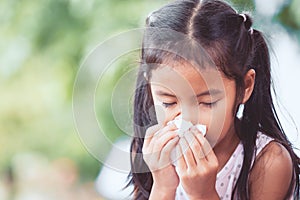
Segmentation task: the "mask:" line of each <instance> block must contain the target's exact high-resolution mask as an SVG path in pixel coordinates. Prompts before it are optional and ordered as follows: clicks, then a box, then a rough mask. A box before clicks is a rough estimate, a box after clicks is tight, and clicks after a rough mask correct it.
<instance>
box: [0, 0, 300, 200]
mask: <svg viewBox="0 0 300 200" xmlns="http://www.w3.org/2000/svg"><path fill="white" fill-rule="evenodd" d="M166 2H168V1H166V0H159V1H158V0H157V1H155V0H87V1H84V0H40V1H32V0H22V1H21V0H0V38H1V39H0V41H1V42H0V92H1V96H0V132H1V136H0V152H1V154H0V199H25V197H28V196H29V197H30V195H33V194H31V193H30V190H31V189H32V188H35V189H34V190H33V191H31V192H32V193H35V194H37V193H41V194H49V199H98V198H101V197H100V196H99V195H98V194H97V193H96V192H95V191H94V185H93V181H94V180H95V178H96V176H97V174H98V172H99V169H100V168H101V163H99V162H98V161H97V160H96V159H94V158H93V157H92V156H91V155H90V154H89V153H88V152H87V151H86V149H85V147H84V145H83V144H82V143H81V141H80V138H79V137H78V135H77V132H76V128H75V125H74V121H73V114H72V90H73V83H74V80H75V77H76V73H77V70H78V69H79V66H80V63H81V62H82V61H83V59H84V58H85V57H86V56H87V55H88V53H89V52H90V51H91V50H92V49H94V48H95V47H96V46H97V45H98V44H99V43H100V42H102V41H103V40H105V39H107V38H109V37H110V36H111V35H114V34H117V33H120V32H122V31H126V30H129V29H132V28H138V27H143V25H144V21H145V18H146V16H147V15H148V14H149V13H150V12H151V11H153V10H154V9H157V8H159V7H160V6H161V5H163V4H165V3H166ZM271 2H273V1H271ZM274 2H278V1H274ZM280 2H281V4H280V6H278V8H277V10H276V12H274V13H273V14H272V15H271V16H269V18H266V20H269V21H271V22H272V23H278V24H279V25H280V26H282V27H284V28H285V30H286V31H287V32H288V33H289V34H291V35H292V36H293V37H296V38H297V40H298V42H299V41H300V31H299V29H300V12H299V8H300V0H290V1H286V2H284V3H282V1H280ZM232 3H233V5H235V6H236V8H237V9H238V10H239V11H243V10H250V11H252V12H253V13H254V15H257V16H258V18H262V19H265V18H264V16H262V15H261V14H259V13H256V12H255V10H256V4H255V2H254V1H249V0H235V1H232ZM255 23H256V24H259V23H260V22H259V21H257V22H255ZM119 68H120V69H122V64H120V65H119ZM121 75H122V73H116V74H115V77H112V79H111V81H110V82H109V83H108V84H109V86H110V87H111V88H113V86H114V84H115V82H116V80H118V78H119V77H120V76H121ZM98 106H99V107H100V109H101V107H102V108H103V109H104V108H107V107H109V106H110V104H105V103H103V104H101V105H98ZM104 110H105V112H107V113H102V114H103V115H106V116H107V119H106V123H107V124H106V126H108V127H110V126H111V127H112V126H113V124H114V123H113V118H112V113H111V111H110V110H109V109H104ZM113 130H115V131H113V132H112V134H113V136H112V138H114V139H117V138H118V136H119V135H121V134H122V133H121V132H118V129H117V128H115V129H113ZM51 188H56V189H55V191H54V189H51ZM52 190H53V191H52ZM63 193H66V194H63ZM53 194H55V195H54V196H51V195H53ZM26 195H27V196H26ZM72 195H73V196H72ZM27 199H28V198H27ZM29 199H30V198H29ZM31 199H34V198H31Z"/></svg>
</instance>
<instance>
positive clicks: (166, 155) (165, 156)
mask: <svg viewBox="0 0 300 200" xmlns="http://www.w3.org/2000/svg"><path fill="white" fill-rule="evenodd" d="M178 141H179V137H178V136H177V137H175V138H173V139H171V140H169V141H168V142H167V144H166V145H165V146H164V147H163V149H162V151H161V157H160V159H161V160H162V162H163V163H166V164H170V154H171V151H172V150H173V149H174V148H176V145H177V143H178Z"/></svg>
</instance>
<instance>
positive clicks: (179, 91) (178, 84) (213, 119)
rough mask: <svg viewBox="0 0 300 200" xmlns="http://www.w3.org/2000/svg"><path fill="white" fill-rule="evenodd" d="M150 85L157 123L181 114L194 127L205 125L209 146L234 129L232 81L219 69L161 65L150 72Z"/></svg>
mask: <svg viewBox="0 0 300 200" xmlns="http://www.w3.org/2000/svg"><path fill="white" fill-rule="evenodd" d="M150 85H151V92H152V97H153V101H154V105H155V110H156V117H157V120H158V123H160V124H163V125H166V124H167V123H168V122H169V121H171V120H173V119H174V118H175V117H177V116H179V115H182V117H183V119H184V120H186V121H190V122H192V123H193V124H198V123H199V124H204V125H206V126H207V135H206V138H207V139H208V140H209V141H210V143H211V145H215V144H216V143H217V142H218V141H220V140H221V139H223V138H224V137H225V136H226V135H227V133H228V131H229V130H230V128H231V127H233V122H234V115H233V110H234V109H233V107H234V103H235V95H236V94H235V91H236V90H235V82H234V81H233V80H229V79H228V78H226V77H225V76H224V75H223V74H222V73H220V72H219V71H218V70H216V69H205V70H201V71H199V69H196V68H194V67H192V66H186V65H185V66H183V65H181V66H180V65H179V66H178V65H177V66H174V67H169V66H162V67H158V68H157V69H155V70H153V71H152V76H151V80H150Z"/></svg>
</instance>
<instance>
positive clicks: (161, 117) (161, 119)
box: [154, 104, 167, 124]
mask: <svg viewBox="0 0 300 200" xmlns="http://www.w3.org/2000/svg"><path fill="white" fill-rule="evenodd" d="M154 108H155V113H156V119H157V123H158V124H165V121H166V118H167V113H166V111H165V109H164V107H163V106H162V105H158V104H156V105H154Z"/></svg>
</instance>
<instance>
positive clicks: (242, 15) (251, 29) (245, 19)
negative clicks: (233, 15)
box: [239, 14, 253, 35]
mask: <svg viewBox="0 0 300 200" xmlns="http://www.w3.org/2000/svg"><path fill="white" fill-rule="evenodd" d="M239 15H240V16H241V17H243V19H244V23H245V22H246V21H247V16H246V15H245V14H239ZM248 31H249V32H250V34H251V35H252V34H253V28H252V27H250V28H249V30H248Z"/></svg>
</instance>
